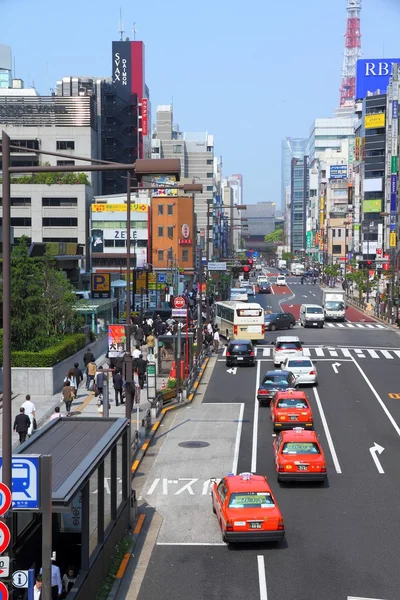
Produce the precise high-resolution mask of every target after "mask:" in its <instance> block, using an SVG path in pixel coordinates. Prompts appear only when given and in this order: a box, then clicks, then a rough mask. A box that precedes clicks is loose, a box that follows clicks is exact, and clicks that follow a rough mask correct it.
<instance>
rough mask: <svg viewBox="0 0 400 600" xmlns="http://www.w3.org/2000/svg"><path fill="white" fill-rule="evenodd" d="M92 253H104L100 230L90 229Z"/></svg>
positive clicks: (101, 231)
mask: <svg viewBox="0 0 400 600" xmlns="http://www.w3.org/2000/svg"><path fill="white" fill-rule="evenodd" d="M92 252H104V237H103V230H102V229H92Z"/></svg>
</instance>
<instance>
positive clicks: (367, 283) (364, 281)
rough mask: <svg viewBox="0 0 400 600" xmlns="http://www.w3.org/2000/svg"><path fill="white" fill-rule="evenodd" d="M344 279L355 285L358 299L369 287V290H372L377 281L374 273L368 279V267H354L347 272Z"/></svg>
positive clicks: (360, 298)
mask: <svg viewBox="0 0 400 600" xmlns="http://www.w3.org/2000/svg"><path fill="white" fill-rule="evenodd" d="M346 279H347V280H348V281H351V282H352V283H353V284H355V285H356V286H357V290H358V298H359V300H362V298H363V295H364V292H366V291H367V289H369V291H370V292H371V291H372V290H374V289H375V288H376V285H377V282H378V279H377V277H376V275H375V276H374V278H373V279H370V275H369V270H368V269H356V270H354V271H352V272H351V273H348V274H347V275H346Z"/></svg>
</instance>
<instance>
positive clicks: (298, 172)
mask: <svg viewBox="0 0 400 600" xmlns="http://www.w3.org/2000/svg"><path fill="white" fill-rule="evenodd" d="M307 159H308V157H307V156H304V157H303V158H292V175H291V183H290V220H291V227H290V251H291V252H294V253H303V252H305V249H306V227H307V203H308V164H307Z"/></svg>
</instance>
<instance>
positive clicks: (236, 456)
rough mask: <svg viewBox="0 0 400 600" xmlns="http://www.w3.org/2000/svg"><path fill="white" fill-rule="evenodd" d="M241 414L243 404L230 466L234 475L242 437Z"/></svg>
mask: <svg viewBox="0 0 400 600" xmlns="http://www.w3.org/2000/svg"><path fill="white" fill-rule="evenodd" d="M243 413H244V403H242V404H241V405H240V410H239V423H238V427H237V431H236V441H235V451H234V453H233V464H232V473H233V474H234V475H236V474H237V466H238V460H239V449H240V438H241V437H242V425H243Z"/></svg>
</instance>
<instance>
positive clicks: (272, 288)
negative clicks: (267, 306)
mask: <svg viewBox="0 0 400 600" xmlns="http://www.w3.org/2000/svg"><path fill="white" fill-rule="evenodd" d="M271 294H275V292H274V286H273V285H271Z"/></svg>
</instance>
